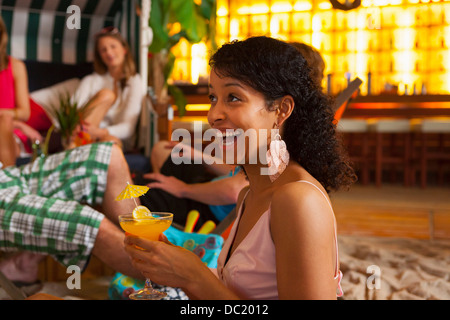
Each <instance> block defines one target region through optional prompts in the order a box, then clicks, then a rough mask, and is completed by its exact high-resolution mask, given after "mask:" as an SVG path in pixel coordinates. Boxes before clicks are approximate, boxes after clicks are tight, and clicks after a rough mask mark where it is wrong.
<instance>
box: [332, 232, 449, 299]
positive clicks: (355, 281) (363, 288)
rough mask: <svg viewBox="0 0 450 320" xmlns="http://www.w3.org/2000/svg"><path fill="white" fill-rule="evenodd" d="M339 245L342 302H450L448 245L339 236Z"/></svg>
mask: <svg viewBox="0 0 450 320" xmlns="http://www.w3.org/2000/svg"><path fill="white" fill-rule="evenodd" d="M338 242H339V257H340V264H341V271H342V272H343V274H344V276H343V279H342V289H343V291H344V296H343V297H342V299H344V300H428V299H431V300H448V299H450V241H448V240H433V241H430V240H419V239H401V238H381V237H359V236H347V235H346V236H344V235H340V236H338ZM370 266H373V267H370ZM368 267H370V268H369V270H368ZM376 275H379V282H377V280H376V279H375V278H376ZM377 285H379V289H376V287H377Z"/></svg>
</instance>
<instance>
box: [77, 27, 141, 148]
mask: <svg viewBox="0 0 450 320" xmlns="http://www.w3.org/2000/svg"><path fill="white" fill-rule="evenodd" d="M143 96H144V92H143V89H142V83H141V78H140V76H139V74H137V72H136V65H135V62H134V59H133V56H132V53H131V50H130V48H129V45H128V43H127V42H126V41H125V39H124V38H123V37H122V35H121V34H120V32H119V30H118V29H117V28H114V27H107V28H104V29H103V30H101V31H100V32H99V33H98V34H97V35H96V36H95V54H94V73H92V74H90V75H88V76H86V77H84V78H83V79H82V81H81V83H80V85H79V87H78V88H77V90H76V92H75V94H74V96H73V100H74V101H76V102H77V103H78V105H79V106H82V105H84V104H86V103H88V104H89V106H90V108H91V110H92V112H89V113H88V115H87V117H86V118H85V124H84V125H83V130H85V131H87V132H88V133H89V134H90V136H91V138H92V139H93V140H94V141H105V140H114V141H116V142H120V143H121V144H122V145H123V149H124V150H125V151H126V150H128V149H130V148H132V145H133V139H134V133H135V129H136V125H137V121H138V118H139V114H140V111H141V103H142V98H143Z"/></svg>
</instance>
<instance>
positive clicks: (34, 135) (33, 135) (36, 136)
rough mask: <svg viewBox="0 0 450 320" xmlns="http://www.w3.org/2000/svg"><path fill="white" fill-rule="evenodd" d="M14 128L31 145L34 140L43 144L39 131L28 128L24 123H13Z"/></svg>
mask: <svg viewBox="0 0 450 320" xmlns="http://www.w3.org/2000/svg"><path fill="white" fill-rule="evenodd" d="M14 127H15V128H18V129H20V130H21V131H22V132H23V133H24V134H25V135H26V136H27V137H28V139H30V141H31V142H32V143H34V142H35V141H36V140H39V142H41V143H42V142H44V137H43V136H42V135H41V134H40V133H39V131H37V130H35V129H34V128H32V127H30V126H29V125H27V124H26V123H25V122H23V121H14Z"/></svg>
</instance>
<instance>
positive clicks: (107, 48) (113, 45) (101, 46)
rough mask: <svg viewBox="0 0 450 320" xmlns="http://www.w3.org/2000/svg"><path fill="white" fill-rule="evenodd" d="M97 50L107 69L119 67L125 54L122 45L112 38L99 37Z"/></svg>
mask: <svg viewBox="0 0 450 320" xmlns="http://www.w3.org/2000/svg"><path fill="white" fill-rule="evenodd" d="M97 50H98V53H99V54H100V57H101V59H102V61H103V63H104V64H105V65H106V66H107V67H108V69H111V68H117V67H121V66H122V65H123V63H124V61H125V56H126V54H127V50H126V49H125V48H124V46H123V45H122V43H121V42H120V41H119V40H118V39H116V38H113V37H101V38H100V39H99V40H98V45H97Z"/></svg>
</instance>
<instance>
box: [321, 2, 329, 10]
mask: <svg viewBox="0 0 450 320" xmlns="http://www.w3.org/2000/svg"><path fill="white" fill-rule="evenodd" d="M318 7H319V9H321V10H328V9H331V8H332V5H331V2H328V1H323V2H320V3H319V5H318Z"/></svg>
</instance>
